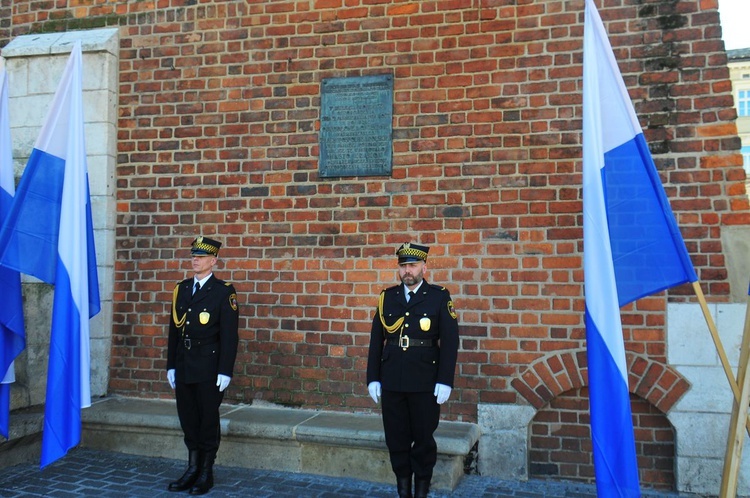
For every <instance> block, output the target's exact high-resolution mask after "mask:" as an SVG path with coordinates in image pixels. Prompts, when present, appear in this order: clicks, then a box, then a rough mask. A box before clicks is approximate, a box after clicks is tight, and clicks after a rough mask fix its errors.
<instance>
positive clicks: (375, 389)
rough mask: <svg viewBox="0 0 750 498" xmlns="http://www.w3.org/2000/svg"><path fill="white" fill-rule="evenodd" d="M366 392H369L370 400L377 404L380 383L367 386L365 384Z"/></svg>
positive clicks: (376, 382) (371, 383)
mask: <svg viewBox="0 0 750 498" xmlns="http://www.w3.org/2000/svg"><path fill="white" fill-rule="evenodd" d="M367 390H368V391H369V392H370V397H371V398H372V400H373V401H374V402H375V403H377V402H378V398H380V393H381V391H380V382H378V381H375V382H370V383H369V384H367Z"/></svg>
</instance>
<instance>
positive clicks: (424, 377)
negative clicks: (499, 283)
mask: <svg viewBox="0 0 750 498" xmlns="http://www.w3.org/2000/svg"><path fill="white" fill-rule="evenodd" d="M428 252H429V248H428V247H425V246H421V245H417V244H408V243H407V244H403V245H402V246H401V247H399V248H398V250H397V251H396V255H397V256H398V276H399V278H400V280H401V285H396V286H394V287H390V288H388V289H386V290H384V291H383V292H382V293H381V294H380V300H379V302H378V307H377V310H376V312H375V317H374V318H373V321H372V331H371V333H370V350H369V356H368V359H367V389H368V391H369V393H370V397H372V399H373V400H374V401H375V403H377V402H378V399H379V398H380V399H381V401H382V403H381V404H382V407H381V408H382V413H383V429H384V431H385V442H386V445H387V446H388V452H389V454H390V459H391V467H392V469H393V473H394V474H395V475H396V485H397V489H398V495H399V497H401V498H407V497H408V498H411V497H412V476H413V477H414V495H413V496H414V497H415V498H426V497H427V494H428V493H429V490H430V481H431V479H432V470H433V468H434V467H435V462H436V461H437V444H436V443H435V438H434V437H433V434H434V432H435V430H436V429H437V426H438V422H439V420H440V405H441V404H443V403H445V401H447V399H448V397H449V396H450V394H451V389H452V388H453V373H454V370H455V368H456V356H457V354H458V321H457V319H456V312H455V310H454V308H453V301H451V296H450V293H449V292H448V291H447V290H446V289H445V287H441V286H439V285H432V284H429V283H427V281H426V280H425V279H424V275H425V272H426V271H427V253H428Z"/></svg>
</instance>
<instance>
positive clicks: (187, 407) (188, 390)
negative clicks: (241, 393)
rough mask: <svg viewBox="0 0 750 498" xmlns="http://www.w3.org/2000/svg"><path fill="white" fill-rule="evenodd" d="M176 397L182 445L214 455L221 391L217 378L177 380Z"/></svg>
mask: <svg viewBox="0 0 750 498" xmlns="http://www.w3.org/2000/svg"><path fill="white" fill-rule="evenodd" d="M175 397H176V398H177V415H178V416H179V418H180V426H181V427H182V432H183V433H184V434H185V446H187V448H188V450H198V451H201V452H203V453H205V454H206V455H213V456H216V452H217V451H218V449H219V441H220V439H221V427H220V425H219V406H220V405H221V400H222V399H224V393H223V392H221V391H219V388H218V387H216V382H198V383H195V384H184V383H182V382H177V383H176V385H175Z"/></svg>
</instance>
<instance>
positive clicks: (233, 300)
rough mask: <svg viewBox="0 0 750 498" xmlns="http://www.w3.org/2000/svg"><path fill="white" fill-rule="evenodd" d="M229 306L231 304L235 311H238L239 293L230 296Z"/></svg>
mask: <svg viewBox="0 0 750 498" xmlns="http://www.w3.org/2000/svg"><path fill="white" fill-rule="evenodd" d="M229 306H231V307H232V309H233V310H234V311H237V294H231V295H230V296H229Z"/></svg>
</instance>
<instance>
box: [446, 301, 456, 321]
mask: <svg viewBox="0 0 750 498" xmlns="http://www.w3.org/2000/svg"><path fill="white" fill-rule="evenodd" d="M448 313H450V314H451V316H452V317H453V319H454V320H455V319H456V318H458V315H456V309H455V308H454V307H453V301H448Z"/></svg>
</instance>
